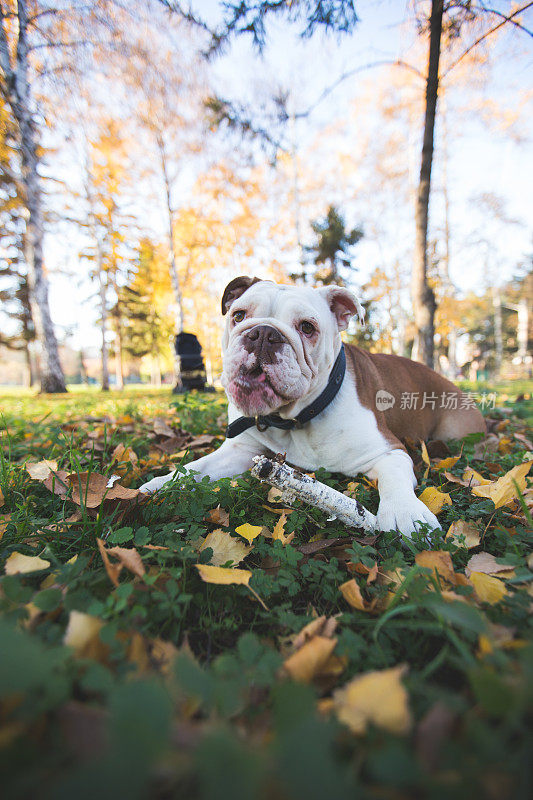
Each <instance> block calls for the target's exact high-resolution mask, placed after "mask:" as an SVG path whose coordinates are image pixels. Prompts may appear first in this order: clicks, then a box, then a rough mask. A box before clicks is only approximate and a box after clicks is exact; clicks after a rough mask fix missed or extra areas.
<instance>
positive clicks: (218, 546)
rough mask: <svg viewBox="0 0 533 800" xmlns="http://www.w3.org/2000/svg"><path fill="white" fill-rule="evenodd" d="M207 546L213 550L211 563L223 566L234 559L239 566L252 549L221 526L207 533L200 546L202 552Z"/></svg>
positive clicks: (234, 562) (215, 565)
mask: <svg viewBox="0 0 533 800" xmlns="http://www.w3.org/2000/svg"><path fill="white" fill-rule="evenodd" d="M207 547H210V548H211V550H212V551H213V555H212V556H211V562H210V563H211V564H212V565H213V566H214V567H221V566H222V565H223V564H226V563H227V562H228V561H232V562H233V564H235V566H237V564H240V563H241V561H242V560H243V558H246V556H247V555H248V553H249V552H250V550H251V549H252V548H251V547H247V546H246V545H245V544H244V542H241V541H240V540H239V539H235V538H234V537H233V536H231V535H230V534H229V533H227V532H226V531H223V530H221V529H220V528H217V529H216V530H214V531H211V533H208V534H207V536H206V537H205V539H204V540H203V542H202V544H201V546H200V552H201V551H202V550H205V549H206V548H207Z"/></svg>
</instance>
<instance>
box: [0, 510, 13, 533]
mask: <svg viewBox="0 0 533 800" xmlns="http://www.w3.org/2000/svg"><path fill="white" fill-rule="evenodd" d="M10 521H11V514H0V539H1V538H2V536H3V535H4V533H5V532H6V528H7V526H8V524H9V522H10Z"/></svg>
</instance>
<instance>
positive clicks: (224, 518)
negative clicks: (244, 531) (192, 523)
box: [204, 506, 229, 528]
mask: <svg viewBox="0 0 533 800" xmlns="http://www.w3.org/2000/svg"><path fill="white" fill-rule="evenodd" d="M204 519H205V520H206V521H208V522H212V523H213V524H214V525H223V526H224V527H225V528H228V527H229V514H228V512H227V511H226V509H225V508H221V507H220V506H217V507H216V508H212V509H211V510H210V511H208V512H207V514H206V516H205V517H204Z"/></svg>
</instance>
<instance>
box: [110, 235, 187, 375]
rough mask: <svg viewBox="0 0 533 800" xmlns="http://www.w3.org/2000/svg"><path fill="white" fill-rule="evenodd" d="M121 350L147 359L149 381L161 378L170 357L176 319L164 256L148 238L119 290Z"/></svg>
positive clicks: (134, 356) (169, 278)
mask: <svg viewBox="0 0 533 800" xmlns="http://www.w3.org/2000/svg"><path fill="white" fill-rule="evenodd" d="M119 302H120V306H121V314H122V319H123V334H122V336H123V348H124V351H125V352H126V353H128V354H129V355H130V356H132V357H133V358H136V359H139V358H142V357H144V356H150V361H151V368H152V381H153V382H156V383H158V382H159V381H160V376H161V360H162V359H164V360H166V361H168V360H169V359H170V356H171V348H172V340H173V336H174V330H175V326H176V320H175V319H174V315H173V314H172V313H171V308H172V304H173V291H172V284H171V276H170V274H169V271H168V257H167V256H166V254H165V252H164V251H163V250H162V249H160V248H158V247H157V246H156V245H155V244H154V243H153V242H152V241H151V240H150V239H148V238H146V239H143V240H142V241H141V243H140V245H139V249H138V252H137V258H136V261H135V269H134V271H133V272H132V273H131V274H130V278H129V280H128V282H127V284H126V285H125V286H123V287H121V289H120V290H119Z"/></svg>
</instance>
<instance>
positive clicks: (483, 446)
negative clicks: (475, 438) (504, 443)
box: [473, 433, 500, 461]
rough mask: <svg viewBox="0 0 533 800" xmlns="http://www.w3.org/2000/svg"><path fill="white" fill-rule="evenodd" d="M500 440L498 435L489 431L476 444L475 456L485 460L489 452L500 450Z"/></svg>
mask: <svg viewBox="0 0 533 800" xmlns="http://www.w3.org/2000/svg"><path fill="white" fill-rule="evenodd" d="M499 444H500V440H499V438H498V436H495V435H494V434H493V433H489V434H488V435H487V436H486V437H485V438H484V439H482V440H481V442H477V443H476V444H475V445H474V450H473V455H474V458H475V459H477V460H479V461H483V460H484V459H485V457H486V456H487V455H488V454H489V453H495V452H496V451H497V450H498V445H499Z"/></svg>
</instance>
